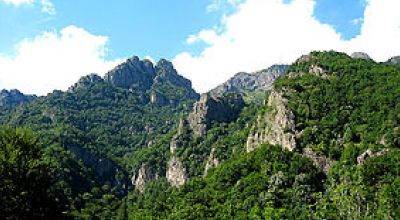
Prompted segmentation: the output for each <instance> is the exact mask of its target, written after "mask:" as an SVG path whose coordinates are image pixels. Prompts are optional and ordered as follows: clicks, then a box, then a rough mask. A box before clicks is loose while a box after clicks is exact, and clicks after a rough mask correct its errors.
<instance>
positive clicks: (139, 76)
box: [104, 56, 155, 90]
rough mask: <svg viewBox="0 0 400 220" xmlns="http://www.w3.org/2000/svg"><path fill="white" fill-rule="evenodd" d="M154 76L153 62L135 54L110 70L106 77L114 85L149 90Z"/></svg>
mask: <svg viewBox="0 0 400 220" xmlns="http://www.w3.org/2000/svg"><path fill="white" fill-rule="evenodd" d="M154 77H155V69H154V66H153V63H152V62H150V61H149V60H143V61H142V60H139V58H138V57H137V56H134V57H132V58H129V59H127V60H126V61H125V62H124V63H122V64H120V65H118V66H117V67H115V68H114V69H113V70H111V71H110V72H108V73H107V74H106V75H105V77H104V79H105V81H107V82H108V83H110V84H112V85H114V86H118V87H123V88H129V89H140V90H147V89H149V88H150V87H151V85H152V81H153V79H154Z"/></svg>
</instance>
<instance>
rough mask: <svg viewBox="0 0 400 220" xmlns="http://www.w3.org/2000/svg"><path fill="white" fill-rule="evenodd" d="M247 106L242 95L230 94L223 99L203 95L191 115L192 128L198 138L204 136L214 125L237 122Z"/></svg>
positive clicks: (189, 119) (189, 118)
mask: <svg viewBox="0 0 400 220" xmlns="http://www.w3.org/2000/svg"><path fill="white" fill-rule="evenodd" d="M244 106H245V103H244V101H243V98H242V96H241V95H240V94H234V93H229V94H225V95H223V96H221V97H212V96H211V95H210V94H207V93H206V94H202V95H201V97H200V101H198V102H196V103H195V104H194V108H193V112H192V113H190V114H189V117H188V121H189V125H190V128H191V129H192V131H193V133H194V134H195V135H196V136H200V137H202V136H204V135H205V134H206V131H207V129H209V128H210V126H211V125H212V123H214V122H218V123H228V122H231V121H233V120H235V119H236V118H237V116H238V114H239V113H240V111H241V110H242V108H243V107H244Z"/></svg>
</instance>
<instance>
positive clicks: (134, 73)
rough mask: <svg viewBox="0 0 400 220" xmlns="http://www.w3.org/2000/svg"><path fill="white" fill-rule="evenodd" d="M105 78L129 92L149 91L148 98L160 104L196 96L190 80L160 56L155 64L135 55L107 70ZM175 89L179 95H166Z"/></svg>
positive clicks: (174, 102) (197, 96) (111, 83)
mask: <svg viewBox="0 0 400 220" xmlns="http://www.w3.org/2000/svg"><path fill="white" fill-rule="evenodd" d="M104 81H105V82H107V83H108V84H110V85H113V86H116V87H122V88H126V89H130V90H132V91H137V90H140V91H149V92H150V91H151V92H150V95H149V96H150V97H149V100H150V101H151V102H152V103H153V104H157V105H159V106H163V105H166V104H176V103H178V102H179V101H180V100H181V99H182V98H189V99H196V100H197V99H198V98H199V94H197V93H196V91H194V89H193V88H192V83H191V82H190V80H188V79H186V78H184V77H183V76H181V75H179V74H178V72H177V71H176V70H175V68H174V67H173V65H172V63H171V62H169V61H167V60H165V59H161V60H160V61H159V62H157V64H156V65H155V66H154V65H153V63H152V62H151V61H149V60H146V59H145V60H139V58H138V57H137V56H134V57H132V58H130V59H127V60H126V62H124V63H122V64H120V65H118V66H117V67H115V68H114V69H113V70H111V71H110V72H108V73H107V74H106V75H105V77H104ZM174 89H178V90H179V92H178V93H179V94H178V93H172V94H173V95H168V94H170V91H171V90H174ZM175 95H177V97H175ZM182 96H183V97H182ZM144 101H146V100H145V99H144Z"/></svg>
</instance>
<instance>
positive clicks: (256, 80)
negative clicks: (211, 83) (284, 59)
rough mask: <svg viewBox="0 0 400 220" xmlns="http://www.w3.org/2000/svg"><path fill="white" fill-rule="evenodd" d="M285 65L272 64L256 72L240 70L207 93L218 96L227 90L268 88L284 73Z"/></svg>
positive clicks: (242, 90)
mask: <svg viewBox="0 0 400 220" xmlns="http://www.w3.org/2000/svg"><path fill="white" fill-rule="evenodd" d="M287 67H288V66H287V65H273V66H271V67H269V68H268V69H264V70H261V71H258V72H253V73H246V72H240V73H237V74H235V75H234V76H233V77H232V78H230V79H229V80H228V81H226V82H225V83H223V84H221V85H219V86H217V87H216V88H214V89H212V90H211V91H210V92H209V93H210V94H212V95H213V96H220V95H221V94H223V93H227V92H236V93H245V92H252V91H257V90H263V91H266V90H270V89H271V88H272V84H273V82H274V81H275V79H277V78H278V77H279V76H281V75H282V74H284V73H285V72H286V70H287Z"/></svg>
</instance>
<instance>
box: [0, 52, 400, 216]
mask: <svg viewBox="0 0 400 220" xmlns="http://www.w3.org/2000/svg"><path fill="white" fill-rule="evenodd" d="M364 57H365V56H364ZM272 81H273V82H272ZM399 84H400V69H398V68H397V67H395V66H392V65H387V64H385V63H377V62H374V61H373V60H371V59H365V58H361V59H360V58H359V56H358V57H355V58H353V57H351V56H348V55H346V54H344V53H338V52H334V51H329V52H312V53H310V54H307V55H303V56H301V57H300V58H299V59H298V60H297V61H296V62H294V63H293V64H291V65H289V66H273V67H271V68H269V69H267V70H265V71H260V72H258V73H253V74H245V73H240V74H237V75H236V76H234V77H233V78H232V79H230V80H229V81H227V82H226V83H224V84H223V85H221V86H219V87H217V88H216V89H214V90H212V91H211V92H209V93H205V94H202V95H201V96H200V98H199V95H198V94H197V93H195V91H194V90H193V89H192V88H191V83H190V81H189V80H187V79H185V78H183V77H182V76H180V75H179V74H178V73H177V72H176V70H175V69H174V68H173V66H172V64H171V63H170V62H169V61H167V60H160V61H159V62H158V63H157V64H155V65H154V64H153V63H151V62H150V61H146V60H142V61H141V60H139V59H138V58H137V57H133V58H131V59H128V60H127V61H126V62H124V63H122V64H121V65H119V66H117V67H116V68H115V69H113V70H111V71H110V72H109V73H107V74H106V76H105V77H104V78H102V77H100V76H98V75H96V74H90V75H88V76H85V77H82V78H81V79H80V80H79V81H78V82H77V83H76V84H75V85H73V86H71V87H70V89H69V90H68V91H67V92H62V91H55V92H53V93H51V94H49V95H48V96H45V97H38V98H37V99H35V100H34V101H32V102H30V103H26V104H24V105H21V107H19V108H14V109H12V110H11V111H8V112H6V113H4V114H3V115H0V123H1V124H2V125H9V126H11V127H24V128H30V129H31V130H32V131H33V132H34V135H35V136H36V137H37V138H38V141H37V142H32V143H40V144H41V145H43V146H44V150H43V151H44V153H43V155H42V160H43V161H42V162H41V163H37V162H35V163H32V164H44V165H46V166H48V167H49V168H51V169H50V170H54V172H53V173H52V175H51V177H53V178H55V180H56V181H55V183H54V184H53V187H52V188H49V189H48V190H47V192H49V197H50V198H49V199H52V198H53V197H52V195H58V193H57V192H62V193H61V194H62V196H59V197H57V199H55V200H54V201H63V202H65V204H66V205H65V206H63V207H64V212H63V213H61V214H63V215H64V216H65V217H66V218H75V219H88V218H97V219H113V218H116V219H206V218H207V219H397V218H399V217H400V212H399V208H398V204H399V203H400V200H399V198H400V194H399V189H400V185H399V183H400V175H399V167H400V159H399V158H400V149H399V148H400V133H399V132H400V106H399V103H400V90H399V89H398V85H399ZM260 94H262V97H263V99H264V100H263V102H254V101H252V100H254V97H257V99H258V98H260V97H261V96H260ZM16 133H17V134H19V133H18V131H17V132H16ZM0 140H5V141H6V142H4V143H7V146H11V147H5V148H1V150H3V151H4V152H7V153H3V152H1V153H2V154H1V155H2V157H0V162H1V163H0V168H1V166H3V164H4V165H6V166H5V167H6V168H7V170H11V171H10V172H8V173H7V175H3V173H1V172H2V170H3V169H0V177H3V176H6V177H7V178H8V179H7V181H8V180H9V179H10V178H11V180H13V178H14V177H15V178H16V177H18V176H24V175H9V173H13V172H14V170H13V169H9V168H10V167H11V168H12V167H15V170H18V169H17V168H18V167H20V166H18V164H16V163H14V162H13V161H17V160H16V159H14V157H15V158H17V159H18V158H19V155H20V154H18V153H8V152H14V151H12V150H13V149H17V150H18V149H24V147H26V146H25V145H24V143H25V142H26V141H25V139H24V136H23V137H22V138H21V141H15V140H19V139H18V135H15V134H13V132H10V131H9V130H5V131H4V132H0ZM2 143H3V142H2ZM29 143H31V142H29ZM12 145H17V147H13V146H12ZM29 146H30V145H29ZM32 149H34V148H32V147H29V150H30V151H28V152H31V151H32ZM18 151H19V150H18ZM10 155H11V156H13V159H9V160H3V159H2V158H8V157H9V156H10ZM35 155H36V157H35V158H34V160H33V161H37V157H38V155H37V154H35ZM26 158H27V157H25V156H24V157H23V159H24V160H26ZM28 158H29V157H28ZM24 160H22V161H24ZM24 164H28V165H29V164H31V163H24ZM24 167H25V166H24ZM27 167H28V168H27V173H31V172H30V171H31V170H35V169H34V168H35V166H33V168H32V167H31V168H30V167H29V166H27ZM28 176H29V175H28ZM41 178H44V179H45V177H43V176H41ZM0 180H2V178H1V179H0ZM17 182H18V181H17ZM11 183H12V181H11ZM18 183H19V182H18ZM16 185H17V186H19V185H18V184H16ZM3 186H5V187H3ZM14 188H15V187H13V185H12V184H10V183H9V182H4V181H3V182H2V181H0V192H1V193H2V195H3V194H4V195H7V196H8V197H6V198H10V199H3V200H2V203H1V208H2V210H6V211H7V210H10V209H9V207H12V208H15V209H16V210H18V209H20V207H19V206H15V205H14V206H13V204H15V203H14V201H23V202H26V199H25V200H24V198H30V197H24V196H23V195H26V193H22V194H21V193H19V191H18V190H17V191H16V192H12V193H11V192H7V190H6V189H14ZM23 189H24V190H26V189H27V193H28V195H36V194H38V193H30V192H29V188H28V187H26V186H24V187H23ZM35 189H36V188H35ZM24 192H25V191H24ZM14 195H15V196H14ZM45 198H47V197H45ZM46 201H47V200H46ZM28 203H29V201H28ZM3 207H5V208H3ZM40 207H47V206H40ZM11 210H13V209H11ZM24 211H26V210H24ZM39 211H40V210H39ZM8 213H9V212H7V214H8ZM21 213H25V212H21ZM58 214H60V213H58ZM6 216H7V215H6ZM48 216H50V215H48Z"/></svg>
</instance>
